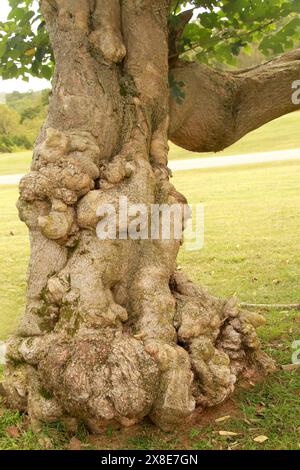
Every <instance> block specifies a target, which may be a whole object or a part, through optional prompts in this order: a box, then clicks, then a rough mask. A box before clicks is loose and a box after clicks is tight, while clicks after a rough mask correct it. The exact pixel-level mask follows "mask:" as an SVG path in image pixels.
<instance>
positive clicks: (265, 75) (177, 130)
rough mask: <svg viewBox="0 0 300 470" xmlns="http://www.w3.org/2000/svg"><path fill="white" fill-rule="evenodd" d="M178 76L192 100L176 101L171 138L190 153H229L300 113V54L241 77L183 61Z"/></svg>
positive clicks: (296, 52) (176, 71)
mask: <svg viewBox="0 0 300 470" xmlns="http://www.w3.org/2000/svg"><path fill="white" fill-rule="evenodd" d="M172 73H173V75H174V78H175V80H176V81H177V82H184V88H183V91H184V93H185V95H186V96H185V99H184V101H183V103H181V104H179V103H177V102H176V101H175V99H173V98H172V99H171V104H170V139H171V140H172V141H173V142H174V143H175V144H177V145H179V146H180V147H183V148H185V149H187V150H192V151H198V152H209V151H214V152H217V151H220V150H223V149H224V148H226V147H228V146H230V145H232V144H233V143H234V142H236V141H237V140H239V139H240V138H241V137H243V136H244V135H246V134H248V133H249V132H251V131H253V130H255V129H257V128H259V127H260V126H262V125H263V124H266V123H267V122H270V121H272V120H273V119H276V118H278V117H280V116H283V115H285V114H288V113H290V112H293V111H295V110H297V109H300V105H295V104H293V101H292V94H293V92H294V91H295V90H293V89H292V84H293V82H294V81H296V80H299V79H300V49H297V50H294V51H292V52H288V53H286V54H284V55H282V56H280V57H277V58H276V59H273V60H271V61H269V62H267V63H265V64H263V65H260V66H257V67H254V68H251V69H247V70H241V71H237V72H227V71H226V72H224V71H217V70H213V69H211V68H209V67H207V66H205V65H201V64H196V63H184V62H181V63H179V64H177V66H176V68H174V69H173V71H172Z"/></svg>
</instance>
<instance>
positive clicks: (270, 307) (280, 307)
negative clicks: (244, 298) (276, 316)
mask: <svg viewBox="0 0 300 470" xmlns="http://www.w3.org/2000/svg"><path fill="white" fill-rule="evenodd" d="M240 306H241V307H244V308H257V309H263V310H300V304H248V303H247V302H241V303H240Z"/></svg>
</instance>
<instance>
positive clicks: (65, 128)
mask: <svg viewBox="0 0 300 470" xmlns="http://www.w3.org/2000/svg"><path fill="white" fill-rule="evenodd" d="M41 6H42V11H43V15H44V17H45V20H46V24H47V28H48V31H49V34H50V39H51V43H52V46H53V50H54V53H55V60H56V71H55V77H54V81H53V91H52V96H51V102H50V108H49V114H48V117H47V121H46V123H45V125H44V127H43V129H42V131H41V134H40V136H39V138H38V140H37V143H36V146H35V150H34V157H33V162H32V167H31V172H30V173H29V174H28V175H27V176H25V177H24V178H23V179H22V181H21V183H20V199H19V202H18V209H19V213H20V218H21V219H22V220H23V221H24V222H25V223H26V224H27V226H28V228H29V232H30V240H31V259H30V266H29V274H28V294H27V306H26V312H25V314H24V316H23V318H22V321H21V324H20V326H19V329H18V331H17V333H16V335H15V336H14V337H13V338H11V340H10V341H9V344H8V351H7V361H8V362H7V367H6V376H5V379H4V382H3V387H4V389H5V393H6V396H7V401H8V403H9V404H10V405H11V406H13V407H16V408H18V409H20V410H25V411H28V413H29V415H30V418H31V420H32V424H33V425H34V426H35V428H36V429H37V428H38V427H39V425H40V423H42V422H49V421H56V420H58V419H61V420H63V421H65V423H68V424H71V425H72V426H74V425H76V422H78V421H83V422H84V423H86V425H87V426H88V427H89V429H91V430H92V431H95V432H96V431H99V430H101V429H103V427H105V426H106V425H107V424H111V425H114V424H116V425H118V426H119V425H123V426H128V425H130V424H133V423H136V422H138V421H140V420H142V419H143V418H144V417H145V416H149V417H150V419H151V420H152V421H153V422H154V423H156V424H157V425H158V426H160V427H161V428H163V429H171V428H172V427H174V426H175V425H178V424H180V423H181V422H183V421H184V420H186V419H187V418H188V417H189V416H190V415H191V414H192V412H193V410H194V409H195V407H196V406H201V407H203V408H205V407H208V406H213V405H216V404H218V403H221V402H222V401H223V400H225V399H226V398H227V397H228V396H229V394H231V393H232V392H233V390H234V384H235V382H236V380H237V378H238V376H239V375H240V374H242V372H243V371H244V370H245V368H248V367H255V368H262V369H263V370H268V369H272V368H273V367H274V365H273V362H272V361H271V360H270V359H269V358H268V357H267V356H266V355H265V354H264V353H263V352H262V351H261V349H260V343H259V340H258V337H257V335H256V332H255V328H256V327H257V326H259V325H260V324H261V323H262V322H263V319H262V317H261V316H260V315H257V314H254V313H248V312H241V311H240V310H239V308H238V306H237V304H236V301H235V300H234V299H230V300H228V301H224V300H220V299H217V298H214V297H212V296H210V295H209V294H208V293H207V292H206V291H205V290H203V289H201V288H199V287H197V286H195V285H194V284H193V283H192V282H190V281H189V280H188V279H187V277H186V276H185V275H184V274H183V273H181V272H178V271H176V256H177V253H178V250H179V247H180V241H178V240H175V239H172V238H171V239H170V240H162V239H161V240H130V239H128V240H120V239H117V240H102V241H101V240H99V239H98V237H97V235H96V225H97V223H98V222H99V216H97V208H98V207H99V205H101V204H103V203H110V204H113V205H115V207H116V208H117V207H118V201H119V197H120V196H126V197H127V198H128V201H129V202H130V203H144V204H147V205H149V206H150V204H152V203H157V204H170V203H174V202H176V203H178V204H184V203H185V202H186V201H185V198H184V197H183V196H182V195H181V194H179V193H178V192H177V191H176V190H175V188H174V186H172V184H171V183H170V181H169V171H168V168H167V154H168V127H169V124H168V123H169V105H168V101H169V89H168V73H169V65H168V26H167V18H168V12H169V2H168V1H167V0H155V1H150V0H123V1H122V2H121V1H120V2H119V1H118V0H95V1H88V0H72V1H71V0H42V2H41ZM121 228H122V227H119V229H121Z"/></svg>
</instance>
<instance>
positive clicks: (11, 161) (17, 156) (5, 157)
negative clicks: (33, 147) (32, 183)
mask: <svg viewBox="0 0 300 470" xmlns="http://www.w3.org/2000/svg"><path fill="white" fill-rule="evenodd" d="M31 158H32V152H31V151H26V152H16V153H0V175H14V174H19V173H26V172H27V171H28V170H29V167H30V162H31Z"/></svg>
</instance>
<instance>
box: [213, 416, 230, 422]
mask: <svg viewBox="0 0 300 470" xmlns="http://www.w3.org/2000/svg"><path fill="white" fill-rule="evenodd" d="M230 418H231V416H230V415H227V416H221V418H217V419H215V422H216V423H223V422H224V421H228V419H230Z"/></svg>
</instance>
